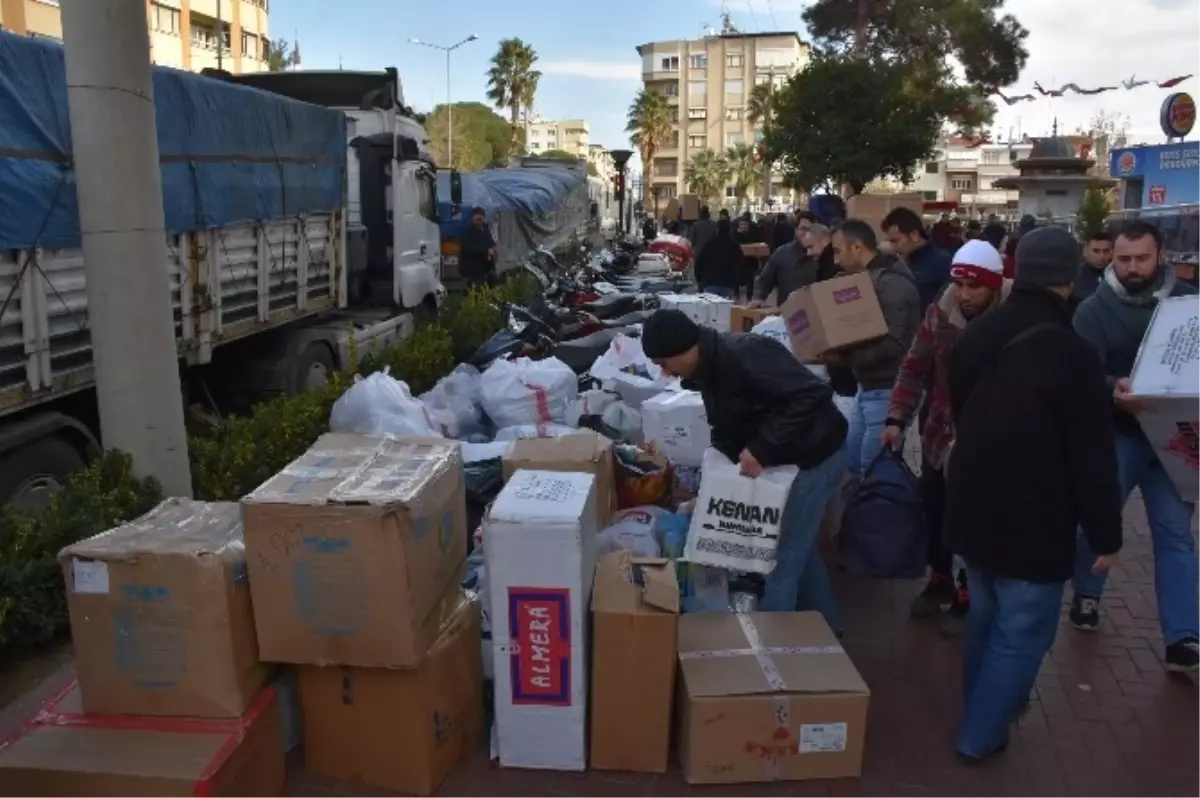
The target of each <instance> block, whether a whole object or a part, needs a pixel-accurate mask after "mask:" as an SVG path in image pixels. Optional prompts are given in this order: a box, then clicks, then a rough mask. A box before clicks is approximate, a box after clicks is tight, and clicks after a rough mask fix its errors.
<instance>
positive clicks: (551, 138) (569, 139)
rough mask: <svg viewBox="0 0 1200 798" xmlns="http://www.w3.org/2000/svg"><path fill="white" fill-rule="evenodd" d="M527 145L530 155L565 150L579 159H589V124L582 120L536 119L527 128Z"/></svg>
mask: <svg viewBox="0 0 1200 798" xmlns="http://www.w3.org/2000/svg"><path fill="white" fill-rule="evenodd" d="M525 143H526V144H527V145H528V148H529V154H530V155H538V154H540V153H543V152H545V151H546V150H563V151H564V152H569V153H570V154H571V155H574V156H576V157H577V158H587V157H588V147H589V145H590V141H589V128H588V123H587V122H585V121H584V120H582V119H560V120H557V121H552V120H547V119H535V120H533V121H531V122H530V123H529V124H528V126H527V128H526V131H525Z"/></svg>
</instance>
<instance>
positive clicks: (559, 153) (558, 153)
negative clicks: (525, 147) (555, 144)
mask: <svg viewBox="0 0 1200 798" xmlns="http://www.w3.org/2000/svg"><path fill="white" fill-rule="evenodd" d="M537 155H540V156H542V157H543V158H578V157H579V156H578V155H574V154H572V153H569V152H567V151H566V150H559V149H552V150H546V151H545V152H539V153H537Z"/></svg>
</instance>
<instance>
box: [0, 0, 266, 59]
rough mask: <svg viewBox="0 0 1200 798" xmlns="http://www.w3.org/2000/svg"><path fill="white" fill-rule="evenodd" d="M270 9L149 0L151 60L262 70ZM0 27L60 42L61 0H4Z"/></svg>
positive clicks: (235, 2) (250, 1)
mask: <svg viewBox="0 0 1200 798" xmlns="http://www.w3.org/2000/svg"><path fill="white" fill-rule="evenodd" d="M269 10H270V9H269V7H268V0H147V1H146V20H147V22H148V27H149V31H150V60H151V62H152V63H154V64H157V65H159V66H169V67H175V68H176V69H187V70H191V71H192V72H199V71H200V70H202V69H204V68H206V67H214V68H215V67H218V66H219V67H221V68H222V69H225V70H228V71H229V72H234V73H241V72H262V71H264V70H266V68H267V63H266V54H267V45H268V43H269V42H270V38H269V34H268V30H267V17H268V13H269ZM0 28H3V29H4V30H6V31H10V32H12V33H18V34H22V35H27V36H35V37H39V38H44V39H52V40H54V41H58V42H61V41H62V19H61V16H60V12H59V7H58V0H0ZM218 46H219V47H220V50H219V51H218Z"/></svg>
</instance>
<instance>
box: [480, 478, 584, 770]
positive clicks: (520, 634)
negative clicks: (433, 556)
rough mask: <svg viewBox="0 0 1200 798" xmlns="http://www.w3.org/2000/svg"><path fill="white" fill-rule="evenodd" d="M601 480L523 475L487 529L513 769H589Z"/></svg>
mask: <svg viewBox="0 0 1200 798" xmlns="http://www.w3.org/2000/svg"><path fill="white" fill-rule="evenodd" d="M595 483H596V480H595V478H594V477H592V476H591V475H590V474H581V473H559V472H554V471H518V472H517V473H515V474H514V475H513V477H512V479H510V480H509V481H508V484H507V485H505V486H504V489H503V490H502V491H500V495H499V496H497V497H496V501H495V502H494V503H493V504H492V508H491V510H490V511H489V512H488V516H487V519H486V521H485V526H484V539H485V540H486V541H487V544H486V545H485V546H484V555H485V557H486V558H487V575H488V593H489V595H490V597H491V602H490V603H491V609H492V652H493V662H494V668H495V674H496V681H495V692H496V739H497V748H498V754H499V759H500V764H501V765H504V766H507V767H526V768H547V769H552V770H583V769H585V768H586V767H587V744H586V739H585V737H586V732H587V725H586V724H587V694H588V683H587V665H588V650H589V646H588V625H587V620H588V602H589V599H590V598H591V592H592V577H593V575H594V572H595V566H596V520H595V519H596V509H595V502H596V487H595Z"/></svg>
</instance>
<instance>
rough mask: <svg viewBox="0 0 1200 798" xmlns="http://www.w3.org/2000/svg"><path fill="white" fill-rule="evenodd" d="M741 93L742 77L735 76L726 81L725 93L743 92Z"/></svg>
mask: <svg viewBox="0 0 1200 798" xmlns="http://www.w3.org/2000/svg"><path fill="white" fill-rule="evenodd" d="M741 93H742V79H741V78H733V79H731V80H727V81H725V94H727V95H728V94H741Z"/></svg>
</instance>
